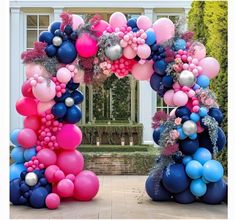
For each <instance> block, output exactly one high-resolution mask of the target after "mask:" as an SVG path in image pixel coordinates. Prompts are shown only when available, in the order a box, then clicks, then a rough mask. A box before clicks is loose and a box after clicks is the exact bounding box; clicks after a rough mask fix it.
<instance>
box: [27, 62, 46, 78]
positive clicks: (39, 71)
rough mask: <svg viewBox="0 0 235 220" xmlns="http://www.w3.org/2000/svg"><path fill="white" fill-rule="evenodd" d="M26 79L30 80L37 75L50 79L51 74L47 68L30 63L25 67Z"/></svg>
mask: <svg viewBox="0 0 235 220" xmlns="http://www.w3.org/2000/svg"><path fill="white" fill-rule="evenodd" d="M25 72H26V78H27V79H29V78H30V77H33V76H34V75H35V74H36V75H39V76H43V77H46V78H47V77H48V76H50V74H49V73H48V72H47V71H46V70H45V68H44V67H43V66H41V65H39V64H34V63H29V64H26V66H25Z"/></svg>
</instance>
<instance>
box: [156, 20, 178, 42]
mask: <svg viewBox="0 0 235 220" xmlns="http://www.w3.org/2000/svg"><path fill="white" fill-rule="evenodd" d="M153 30H154V31H155V34H156V37H157V43H158V44H161V43H163V42H165V41H167V40H169V39H171V38H172V37H174V36H175V25H174V24H173V22H172V21H171V20H170V19H169V18H159V19H158V20H156V21H155V22H154V24H153Z"/></svg>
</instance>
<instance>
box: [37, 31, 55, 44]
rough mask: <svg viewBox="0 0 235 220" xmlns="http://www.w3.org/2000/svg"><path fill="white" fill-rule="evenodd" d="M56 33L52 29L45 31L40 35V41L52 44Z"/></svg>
mask: <svg viewBox="0 0 235 220" xmlns="http://www.w3.org/2000/svg"><path fill="white" fill-rule="evenodd" d="M53 38H54V35H53V34H52V33H51V32H50V31H43V32H41V33H40V35H39V41H40V42H46V43H47V44H52V40H53Z"/></svg>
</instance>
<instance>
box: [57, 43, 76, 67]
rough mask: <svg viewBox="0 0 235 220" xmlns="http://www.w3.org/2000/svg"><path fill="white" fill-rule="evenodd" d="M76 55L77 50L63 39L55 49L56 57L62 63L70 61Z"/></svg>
mask: <svg viewBox="0 0 235 220" xmlns="http://www.w3.org/2000/svg"><path fill="white" fill-rule="evenodd" d="M76 57H77V51H76V49H75V47H74V45H73V44H72V43H71V42H70V41H64V42H63V43H62V45H61V46H60V47H59V48H58V50H57V59H58V60H59V61H60V62H61V63H64V64H69V63H72V62H73V61H74V60H75V59H76Z"/></svg>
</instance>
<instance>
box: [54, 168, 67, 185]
mask: <svg viewBox="0 0 235 220" xmlns="http://www.w3.org/2000/svg"><path fill="white" fill-rule="evenodd" d="M64 178H65V175H64V172H63V171H62V170H56V171H55V173H54V182H59V181H60V180H62V179H64Z"/></svg>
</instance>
